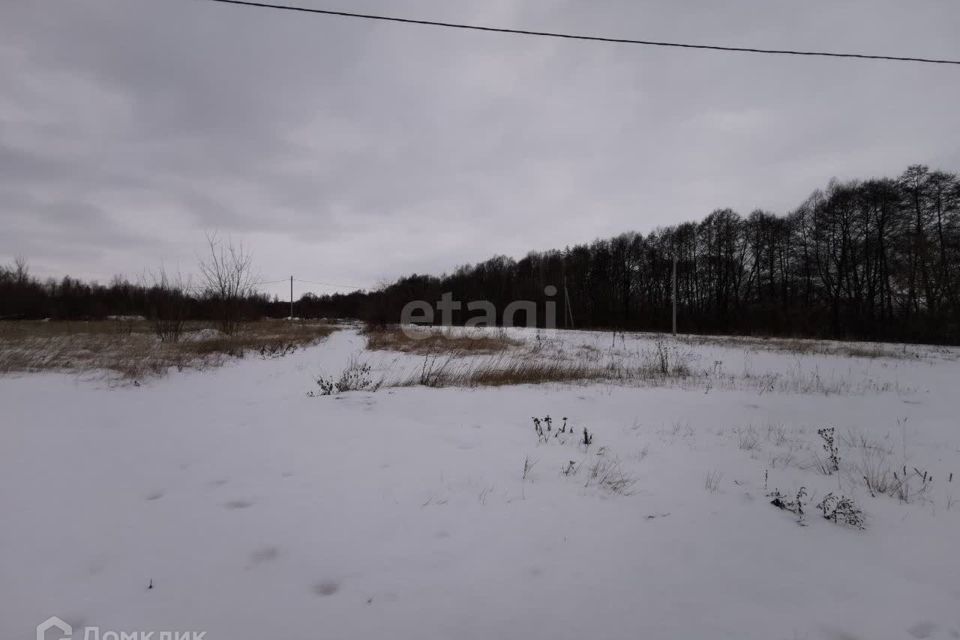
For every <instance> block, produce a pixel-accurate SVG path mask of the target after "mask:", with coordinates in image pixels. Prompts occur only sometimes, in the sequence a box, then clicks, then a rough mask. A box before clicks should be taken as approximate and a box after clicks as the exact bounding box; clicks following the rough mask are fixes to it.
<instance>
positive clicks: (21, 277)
mask: <svg viewBox="0 0 960 640" xmlns="http://www.w3.org/2000/svg"><path fill="white" fill-rule="evenodd" d="M13 268H14V272H13V273H14V279H15V280H16V282H17V284H18V285H20V286H23V285H25V284H27V282H28V281H29V280H30V267H29V266H28V265H27V259H26V258H25V257H23V256H17V257H16V258H15V259H14V261H13Z"/></svg>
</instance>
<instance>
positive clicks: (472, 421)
mask: <svg viewBox="0 0 960 640" xmlns="http://www.w3.org/2000/svg"><path fill="white" fill-rule="evenodd" d="M512 335H514V336H516V337H517V338H518V339H521V340H524V341H526V342H527V343H528V344H532V343H533V342H534V341H535V340H537V337H536V335H535V333H534V332H524V331H516V332H515V333H514V334H512ZM540 339H541V340H546V341H548V342H549V348H546V349H543V350H540V351H538V353H539V354H554V355H555V354H556V353H557V352H560V351H562V352H563V353H565V354H567V357H571V358H577V359H583V360H590V359H593V360H594V361H596V362H601V363H602V362H607V361H608V360H609V361H616V362H617V363H618V364H617V366H627V367H628V368H629V366H630V363H632V362H634V361H637V362H639V361H640V360H642V359H643V358H646V357H648V356H649V354H650V353H652V352H653V350H656V349H658V348H661V347H662V343H661V345H660V347H658V346H657V340H656V338H655V337H653V336H649V335H647V336H631V335H627V336H625V337H623V338H617V339H616V340H613V339H612V337H611V335H610V334H592V333H586V332H581V333H574V332H570V333H560V334H542V335H541V338H540ZM668 344H669V345H670V348H671V349H674V350H675V351H674V352H673V353H675V354H680V357H682V358H683V359H684V360H685V361H686V362H688V364H689V366H690V367H691V368H692V369H693V370H694V371H695V372H697V375H694V376H691V377H688V378H679V379H667V380H659V381H653V382H642V381H625V382H618V381H616V380H604V381H594V382H589V383H575V384H552V383H551V384H543V385H524V386H503V387H481V388H466V389H465V388H454V387H448V388H425V387H421V386H407V387H391V386H390V383H391V381H393V382H397V381H400V380H402V379H404V378H405V377H406V376H409V375H410V374H411V372H414V373H415V372H416V371H417V370H418V369H422V367H423V363H424V357H423V356H414V355H409V354H398V353H393V352H385V351H378V352H366V351H363V348H364V338H363V337H362V336H361V335H360V334H359V333H358V332H357V331H355V330H353V329H346V330H342V331H339V332H336V333H334V334H333V335H332V336H331V337H329V338H328V339H327V340H326V341H325V342H323V343H321V344H319V345H317V346H314V347H310V348H308V349H305V350H301V351H298V352H296V353H294V354H292V355H289V356H286V357H283V358H278V359H267V360H261V359H255V358H254V359H245V360H240V361H235V362H231V363H228V364H227V365H226V366H224V367H223V368H220V369H215V370H208V371H203V372H198V371H184V372H182V373H176V372H172V373H171V374H170V375H168V376H166V377H164V378H161V379H156V380H151V381H149V382H146V383H144V384H142V385H141V386H134V385H130V384H122V385H117V384H113V383H111V382H109V381H108V380H105V379H102V378H95V377H90V376H81V377H77V376H71V375H62V374H49V373H47V374H30V375H20V376H5V377H0V407H2V411H0V638H2V639H3V640H6V639H7V638H10V639H14V640H22V639H27V638H34V637H35V628H36V625H37V624H39V623H40V622H42V621H43V620H45V619H46V618H48V617H49V616H52V615H57V616H59V617H60V618H62V619H64V620H65V621H67V622H69V623H70V624H71V625H72V626H73V628H74V630H75V631H74V637H75V638H79V637H83V636H82V633H81V632H80V631H78V630H79V629H82V628H84V627H99V629H100V630H101V633H102V632H105V631H107V630H117V631H128V632H129V631H135V630H141V631H145V632H149V631H157V632H159V631H164V630H182V631H187V630H193V631H205V632H206V638H207V640H226V639H230V640H236V639H265V638H275V639H278V640H287V639H291V640H292V639H297V638H363V639H373V638H392V639H408V638H409V639H411V640H412V639H416V640H427V639H435V638H436V639H447V638H458V639H459V638H478V639H479V638H483V639H491V638H525V639H536V638H550V639H552V640H557V639H564V638H596V639H608V638H609V639H613V638H631V639H635V638H683V639H693V638H737V639H745V638H758V639H765V640H769V639H777V638H783V639H785V640H794V639H800V638H811V639H813V638H828V639H836V640H840V639H853V638H861V639H865V640H866V639H871V640H872V639H878V638H960V553H958V544H960V477H957V478H953V479H951V474H953V472H954V471H960V394H958V392H957V390H958V380H960V361H958V356H960V351H954V350H949V349H938V348H926V347H908V348H906V349H902V348H900V347H893V346H890V347H888V348H884V349H886V351H885V352H886V353H887V355H888V356H889V357H849V356H846V355H829V354H818V353H809V354H803V353H793V352H789V351H781V350H778V349H776V348H765V347H764V345H763V344H762V343H760V342H758V341H743V342H738V341H705V342H702V343H700V342H696V341H690V342H682V343H679V344H675V343H673V342H668ZM771 344H772V345H773V344H776V343H771ZM873 355H877V354H873ZM530 357H553V356H550V355H530ZM357 359H360V360H362V361H363V362H366V363H368V364H369V365H370V366H371V371H372V373H371V375H372V377H373V378H374V379H375V380H377V381H380V380H382V381H384V382H385V385H384V386H383V387H381V388H380V389H378V390H377V391H370V390H367V391H355V392H349V393H344V394H341V395H336V394H334V395H330V396H314V397H310V396H308V392H310V391H316V390H317V385H316V383H315V378H316V377H317V376H320V375H323V376H331V377H333V378H336V377H338V376H339V374H340V372H341V371H342V370H343V369H344V367H346V366H347V364H348V363H349V362H350V361H351V360H354V361H356V360H357ZM624 363H626V364H624ZM547 415H549V416H551V430H550V431H549V433H548V435H547V436H546V442H543V441H542V439H541V438H539V437H538V434H537V433H536V432H535V429H534V423H533V420H532V418H533V417H539V418H541V419H542V418H544V417H545V416H547ZM564 417H565V418H566V420H567V424H568V426H569V427H572V428H574V429H575V431H574V433H573V435H570V434H569V433H568V432H567V430H564V433H562V434H561V435H559V436H556V435H555V434H556V430H557V429H558V428H559V427H560V425H562V423H563V418H564ZM541 424H543V423H541ZM584 427H586V428H587V429H588V432H589V433H590V434H592V436H593V442H592V444H590V445H589V446H585V445H584V444H583V443H582V439H583V435H582V430H583V428H584ZM823 427H834V428H835V429H836V431H835V434H836V436H837V441H838V451H839V457H840V461H839V467H840V472H839V473H832V474H827V473H824V472H823V471H821V470H819V469H818V464H819V465H823V464H824V463H825V462H827V461H828V460H827V455H826V453H825V451H824V449H823V439H822V438H821V437H820V436H819V435H818V433H817V432H818V429H820V428H823ZM904 466H905V467H906V471H907V475H908V480H907V481H908V482H909V483H910V484H909V493H908V494H907V495H905V496H904V499H901V497H900V496H898V495H897V491H896V490H895V489H893V488H890V486H888V492H889V494H878V495H876V496H871V491H870V490H869V489H868V487H867V486H866V484H867V483H866V482H865V480H864V478H863V476H864V475H869V476H871V478H872V479H877V478H880V477H881V476H882V477H883V478H884V479H885V481H886V482H887V483H889V485H891V486H892V485H894V484H895V483H897V482H900V484H901V487H900V488H901V492H902V490H903V489H905V487H904V486H902V485H903V478H902V476H903V471H902V468H903V467H904ZM914 468H916V471H914ZM894 471H897V473H898V475H897V478H896V479H894V478H893V477H892V476H891V475H890V474H891V473H893V472H894ZM564 472H566V473H564ZM923 472H927V473H928V474H931V475H932V478H933V480H932V481H929V480H928V481H927V482H924V480H923V476H922V473H923ZM524 475H525V477H524ZM874 476H875V477H874ZM801 487H804V488H805V489H806V496H807V497H805V498H804V499H803V501H804V504H805V517H804V518H803V523H802V525H803V526H801V523H798V520H799V517H798V514H796V513H793V512H790V511H786V510H780V509H777V508H776V507H774V506H772V505H771V504H770V500H771V499H770V498H769V497H768V494H769V493H771V492H773V491H774V490H780V491H781V492H782V493H783V494H784V495H785V496H786V497H787V498H789V499H791V500H792V499H793V498H794V497H795V496H796V494H797V492H798V491H799V490H800V488H801ZM830 492H832V493H834V494H837V495H843V496H847V497H850V498H852V499H853V500H854V502H855V504H856V505H857V506H859V507H860V508H862V511H863V514H864V518H865V523H864V528H863V529H862V530H861V529H858V528H857V527H855V526H849V525H843V524H839V523H834V522H831V521H828V520H825V519H824V518H823V517H822V516H821V514H820V512H819V511H818V510H817V508H816V505H817V503H819V502H820V501H821V500H823V498H824V497H825V496H826V495H827V494H828V493H830ZM150 585H152V588H148V587H149V586H150ZM48 637H54V632H51V633H50V636H48Z"/></svg>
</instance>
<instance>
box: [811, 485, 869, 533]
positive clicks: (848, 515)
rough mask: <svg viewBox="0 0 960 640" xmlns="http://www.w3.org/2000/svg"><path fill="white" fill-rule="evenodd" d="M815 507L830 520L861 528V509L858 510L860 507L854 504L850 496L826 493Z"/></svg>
mask: <svg viewBox="0 0 960 640" xmlns="http://www.w3.org/2000/svg"><path fill="white" fill-rule="evenodd" d="M817 509H819V510H820V512H821V513H822V514H823V517H824V518H826V519H827V520H830V521H831V522H834V523H836V524H845V525H849V526H851V527H856V528H857V529H863V511H861V510H860V507H858V506H857V505H856V503H855V502H854V501H853V499H852V498H847V497H846V496H835V495H833V493H828V494H827V495H826V496H824V498H823V500H822V501H821V502H820V504H818V505H817Z"/></svg>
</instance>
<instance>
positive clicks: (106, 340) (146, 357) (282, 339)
mask: <svg viewBox="0 0 960 640" xmlns="http://www.w3.org/2000/svg"><path fill="white" fill-rule="evenodd" d="M334 329H335V327H334V326H332V325H329V324H326V323H319V322H308V321H304V322H289V321H284V320H262V321H258V322H251V323H247V324H245V325H244V326H243V328H242V330H241V331H240V332H238V333H237V334H235V335H231V336H227V335H224V334H222V333H220V332H218V331H216V330H215V329H212V328H210V327H209V325H207V324H204V323H196V322H192V323H188V324H187V326H186V328H185V332H184V334H183V338H182V339H181V340H180V341H179V342H169V341H166V342H165V341H161V340H160V339H159V338H157V336H156V335H155V333H154V331H153V328H152V327H151V326H150V324H149V323H148V322H146V321H143V320H138V319H133V320H104V321H91V322H71V321H68V322H55V321H51V322H46V321H7V322H0V373H20V372H23V373H25V372H38V371H61V372H92V371H98V370H99V371H106V372H109V373H111V374H114V375H117V376H119V377H120V378H124V379H133V380H136V379H143V378H146V377H152V376H157V375H162V374H164V373H165V372H166V371H167V370H169V369H170V368H172V367H175V368H177V369H180V370H182V369H185V368H191V369H204V368H209V367H213V366H219V365H220V364H222V363H223V362H224V361H225V360H227V359H229V358H242V357H244V356H245V355H248V354H255V355H257V356H258V357H263V358H270V357H278V356H281V355H284V354H286V353H289V352H291V351H294V350H296V349H298V348H300V347H303V346H306V345H309V344H313V343H315V342H319V341H320V340H323V339H324V338H326V337H327V336H329V335H330V333H332V332H333V331H334Z"/></svg>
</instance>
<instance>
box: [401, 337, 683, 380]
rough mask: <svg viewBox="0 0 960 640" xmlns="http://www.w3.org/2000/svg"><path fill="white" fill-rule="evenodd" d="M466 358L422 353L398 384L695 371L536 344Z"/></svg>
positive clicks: (653, 376)
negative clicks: (570, 353) (548, 350)
mask: <svg viewBox="0 0 960 640" xmlns="http://www.w3.org/2000/svg"><path fill="white" fill-rule="evenodd" d="M468 355H469V354H468ZM463 356H464V354H463V353H448V354H436V353H430V354H428V355H426V356H424V360H423V364H422V366H421V368H420V370H418V371H416V372H414V373H413V374H411V375H409V376H408V377H407V378H405V379H403V380H401V381H399V383H398V384H397V386H414V385H424V386H428V387H501V386H510V385H519V384H548V383H574V382H577V383H580V382H589V381H593V382H611V383H616V384H654V385H656V384H664V383H666V382H668V381H672V380H678V379H683V378H686V377H687V376H690V375H692V374H691V373H690V372H689V370H688V369H686V368H670V369H668V371H667V372H666V373H663V372H662V371H661V370H660V369H659V368H658V367H656V366H653V365H652V364H650V363H649V362H647V361H643V362H641V363H639V364H637V363H629V362H625V361H624V360H623V359H611V360H609V361H600V360H590V359H583V358H577V357H573V358H570V357H566V356H564V355H563V354H560V353H557V354H550V355H546V354H543V353H539V352H535V348H530V347H528V348H527V349H526V350H511V351H509V352H500V353H498V354H495V355H489V356H486V357H479V358H469V359H468V358H464V357H463Z"/></svg>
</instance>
